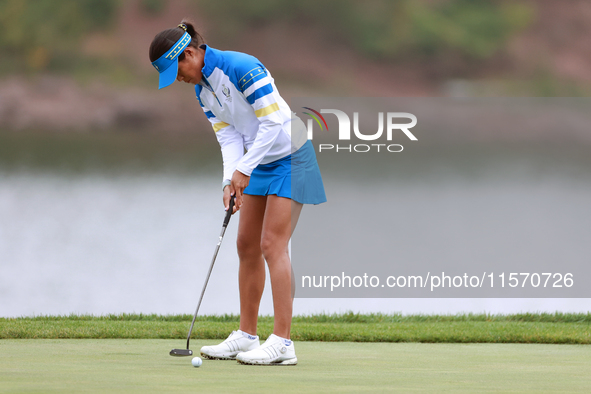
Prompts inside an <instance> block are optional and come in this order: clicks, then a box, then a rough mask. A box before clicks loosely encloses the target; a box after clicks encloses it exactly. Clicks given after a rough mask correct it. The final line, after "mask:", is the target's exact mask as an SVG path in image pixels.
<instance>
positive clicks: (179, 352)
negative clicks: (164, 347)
mask: <svg viewBox="0 0 591 394" xmlns="http://www.w3.org/2000/svg"><path fill="white" fill-rule="evenodd" d="M170 355H171V356H174V357H185V356H192V355H193V351H192V350H189V349H172V350H171V351H170Z"/></svg>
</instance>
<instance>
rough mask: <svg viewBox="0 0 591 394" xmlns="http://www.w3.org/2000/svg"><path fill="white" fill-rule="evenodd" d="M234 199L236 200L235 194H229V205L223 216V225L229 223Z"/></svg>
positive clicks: (225, 225)
mask: <svg viewBox="0 0 591 394" xmlns="http://www.w3.org/2000/svg"><path fill="white" fill-rule="evenodd" d="M234 200H236V196H230V206H229V207H228V211H227V212H226V217H225V218H224V227H228V223H230V218H231V217H232V211H233V210H234Z"/></svg>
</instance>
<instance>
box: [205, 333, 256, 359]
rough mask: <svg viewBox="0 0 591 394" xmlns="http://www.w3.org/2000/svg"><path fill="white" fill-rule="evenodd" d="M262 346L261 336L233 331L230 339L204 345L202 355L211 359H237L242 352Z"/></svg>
mask: <svg viewBox="0 0 591 394" xmlns="http://www.w3.org/2000/svg"><path fill="white" fill-rule="evenodd" d="M259 346H261V344H260V343H259V336H258V335H256V336H254V335H249V334H246V333H243V332H242V331H240V330H238V331H232V333H231V334H230V336H228V339H226V340H225V341H224V342H222V343H220V344H219V345H215V346H203V347H202V348H201V356H202V357H203V358H208V359H210V360H235V359H236V355H237V354H238V353H240V352H248V351H249V350H253V349H256V348H258V347H259Z"/></svg>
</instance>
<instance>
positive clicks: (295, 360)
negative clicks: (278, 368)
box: [236, 357, 298, 365]
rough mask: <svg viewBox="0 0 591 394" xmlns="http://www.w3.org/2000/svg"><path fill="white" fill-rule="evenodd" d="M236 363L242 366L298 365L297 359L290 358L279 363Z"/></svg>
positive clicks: (239, 361)
mask: <svg viewBox="0 0 591 394" xmlns="http://www.w3.org/2000/svg"><path fill="white" fill-rule="evenodd" d="M236 361H238V364H242V365H296V364H297V363H298V358H297V357H294V358H290V359H289V360H283V361H279V362H265V361H250V362H246V361H242V360H238V359H237V360H236Z"/></svg>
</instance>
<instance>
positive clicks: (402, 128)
mask: <svg viewBox="0 0 591 394" xmlns="http://www.w3.org/2000/svg"><path fill="white" fill-rule="evenodd" d="M303 108H304V109H307V110H309V111H311V112H312V113H309V112H304V114H306V115H308V116H310V117H311V118H312V119H308V123H307V131H308V139H309V140H312V139H313V137H314V121H315V122H316V123H317V124H318V126H319V127H320V130H322V131H323V130H324V129H325V128H326V131H328V124H327V122H326V119H325V118H324V116H322V114H333V115H335V116H336V117H337V121H338V123H339V130H338V135H339V141H351V119H350V118H349V115H347V114H346V113H345V112H343V111H341V110H338V109H321V110H320V111H316V110H314V109H312V108H309V107H303ZM385 118H386V127H385V129H386V141H392V136H393V135H395V133H398V132H402V133H404V135H406V136H407V137H408V139H410V140H411V141H417V137H415V135H414V134H413V133H412V132H411V131H410V129H411V128H413V127H414V126H416V124H417V117H416V116H415V115H413V114H411V113H408V112H387V113H386V115H385ZM395 119H396V121H395ZM401 119H407V120H409V121H410V122H406V123H399V122H400V120H401ZM353 134H354V136H355V138H356V139H358V140H361V141H377V140H378V139H380V138H381V137H382V135H383V134H384V112H378V130H377V131H376V132H374V133H367V134H366V133H362V132H361V131H360V130H359V112H353ZM403 149H404V148H403V146H402V145H400V144H386V143H382V144H380V143H372V144H348V145H346V144H336V145H335V144H319V145H318V152H326V151H334V152H349V153H350V152H359V153H365V152H370V151H375V152H392V153H396V152H402V150H403Z"/></svg>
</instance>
